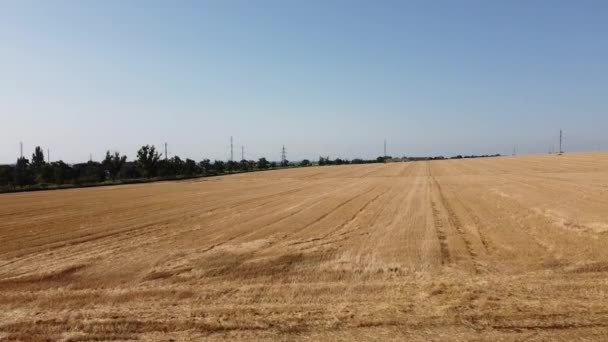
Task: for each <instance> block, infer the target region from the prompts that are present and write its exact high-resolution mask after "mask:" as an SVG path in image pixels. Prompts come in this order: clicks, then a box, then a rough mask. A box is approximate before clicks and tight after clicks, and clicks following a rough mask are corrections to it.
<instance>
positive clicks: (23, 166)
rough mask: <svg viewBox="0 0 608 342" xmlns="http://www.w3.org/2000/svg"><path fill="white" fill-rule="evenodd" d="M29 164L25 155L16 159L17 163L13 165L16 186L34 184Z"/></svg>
mask: <svg viewBox="0 0 608 342" xmlns="http://www.w3.org/2000/svg"><path fill="white" fill-rule="evenodd" d="M29 166H30V161H29V160H27V159H26V158H25V157H21V158H19V159H17V164H16V165H15V184H16V185H17V186H20V187H23V186H26V185H31V184H34V176H33V174H32V170H31V168H30V167H29Z"/></svg>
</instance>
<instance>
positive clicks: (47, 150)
mask: <svg viewBox="0 0 608 342" xmlns="http://www.w3.org/2000/svg"><path fill="white" fill-rule="evenodd" d="M46 162H47V163H49V164H50V163H51V149H50V148H47V149H46Z"/></svg>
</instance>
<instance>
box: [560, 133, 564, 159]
mask: <svg viewBox="0 0 608 342" xmlns="http://www.w3.org/2000/svg"><path fill="white" fill-rule="evenodd" d="M562 140H563V133H562V130H561V129H560V130H559V153H564V150H562Z"/></svg>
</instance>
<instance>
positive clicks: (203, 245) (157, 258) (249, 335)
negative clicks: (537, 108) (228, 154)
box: [0, 153, 608, 341]
mask: <svg viewBox="0 0 608 342" xmlns="http://www.w3.org/2000/svg"><path fill="white" fill-rule="evenodd" d="M607 295H608V153H568V154H564V155H562V156H558V155H537V156H521V157H520V156H518V157H499V158H486V159H466V160H445V161H431V162H411V163H393V164H371V165H353V166H333V167H311V168H300V169H292V170H278V171H268V172H258V173H249V174H240V175H232V176H225V177H215V178H202V179H197V180H189V181H181V182H160V183H153V184H141V185H127V186H114V187H99V188H89V189H74V190H64V191H48V192H36V193H20V194H5V195H0V340H24V341H33V340H62V341H68V340H69V341H89V340H95V341H100V340H139V341H163V340H164V341H168V340H176V341H180V340H201V339H230V340H234V339H237V340H253V339H255V340H373V339H382V340H403V339H408V340H412V341H416V340H421V341H422V340H424V341H427V340H441V341H457V340H499V339H500V340H504V341H519V340H527V341H535V340H536V341H540V340H547V339H551V340H564V341H568V340H572V339H589V340H606V339H608V298H606V297H607Z"/></svg>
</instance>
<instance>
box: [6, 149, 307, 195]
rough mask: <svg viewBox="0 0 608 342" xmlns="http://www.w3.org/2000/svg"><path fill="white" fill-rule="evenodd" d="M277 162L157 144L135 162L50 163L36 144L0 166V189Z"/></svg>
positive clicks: (113, 157)
mask: <svg viewBox="0 0 608 342" xmlns="http://www.w3.org/2000/svg"><path fill="white" fill-rule="evenodd" d="M310 165H312V163H310V161H308V160H304V161H302V162H301V163H299V164H298V165H295V164H290V163H289V162H288V161H287V160H285V161H283V162H282V163H281V164H280V166H282V167H288V166H310ZM278 166H279V165H278V164H277V162H274V161H268V160H267V159H266V158H260V159H258V160H257V161H255V160H241V161H227V162H225V161H222V160H215V161H213V162H212V161H210V160H209V159H203V160H202V161H200V162H196V161H194V160H192V159H189V158H187V159H185V160H184V159H181V158H180V157H179V156H175V157H172V158H162V154H161V153H159V152H158V151H157V149H156V148H155V147H154V146H150V145H146V146H142V147H141V148H140V149H139V150H138V151H137V157H136V159H135V160H134V161H128V160H127V157H126V156H125V155H121V154H120V153H119V152H114V153H110V151H108V152H106V156H105V158H104V159H103V161H101V162H96V161H92V160H91V161H89V162H86V163H77V164H71V165H70V164H67V163H65V162H63V161H61V160H60V161H56V162H52V163H48V162H46V161H45V156H44V152H43V151H42V149H41V148H40V147H36V149H35V150H34V153H33V154H32V158H31V160H30V159H27V158H25V157H21V158H19V159H18V160H17V162H16V163H15V164H14V165H0V190H1V189H11V188H17V187H18V188H25V187H28V186H33V185H37V186H40V187H46V186H48V185H54V184H56V185H63V184H74V185H81V184H95V183H101V182H104V181H118V180H132V179H140V178H144V179H150V178H163V179H170V178H178V177H193V176H209V175H218V174H225V173H233V172H250V171H257V170H267V169H272V168H277V167H278Z"/></svg>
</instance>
